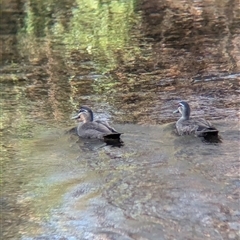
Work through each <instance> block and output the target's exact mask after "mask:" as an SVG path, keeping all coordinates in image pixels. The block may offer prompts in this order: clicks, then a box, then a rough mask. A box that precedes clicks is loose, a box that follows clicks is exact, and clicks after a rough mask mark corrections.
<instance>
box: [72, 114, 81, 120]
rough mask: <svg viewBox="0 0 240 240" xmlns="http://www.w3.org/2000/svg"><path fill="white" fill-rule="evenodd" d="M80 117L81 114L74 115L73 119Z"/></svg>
mask: <svg viewBox="0 0 240 240" xmlns="http://www.w3.org/2000/svg"><path fill="white" fill-rule="evenodd" d="M78 118H79V114H78V115H76V116H74V117H72V118H71V119H72V120H73V119H78Z"/></svg>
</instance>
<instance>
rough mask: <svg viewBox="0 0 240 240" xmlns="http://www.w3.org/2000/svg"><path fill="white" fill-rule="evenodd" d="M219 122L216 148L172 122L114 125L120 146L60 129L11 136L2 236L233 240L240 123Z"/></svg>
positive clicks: (236, 229) (237, 200) (236, 232)
mask: <svg viewBox="0 0 240 240" xmlns="http://www.w3.org/2000/svg"><path fill="white" fill-rule="evenodd" d="M216 126H217V127H218V128H219V129H221V135H222V137H223V139H224V140H223V142H222V143H221V144H216V145H214V144H206V143H204V142H202V141H201V140H200V139H198V138H194V137H189V136H186V137H178V136H176V135H175V134H174V132H173V124H167V125H161V126H141V125H132V124H126V125H117V126H115V127H116V128H117V129H119V130H121V131H123V132H124V135H123V137H122V140H123V141H124V143H125V145H124V146H123V147H121V148H113V147H110V146H104V145H103V144H99V143H96V142H95V143H92V142H88V141H87V143H86V142H83V141H82V140H80V141H79V140H78V138H77V137H75V136H69V135H65V134H64V130H63V129H57V128H50V129H45V131H43V130H44V128H43V129H41V132H42V133H41V134H40V133H39V132H35V131H34V132H32V137H31V138H28V137H27V138H26V139H25V140H20V141H17V140H16V141H15V142H13V143H12V145H13V146H12V147H13V148H15V147H16V145H18V144H19V147H18V151H12V149H11V148H8V149H7V150H6V153H8V154H15V157H14V159H15V161H14V162H12V161H11V162H10V161H9V163H8V165H7V166H6V165H4V166H3V170H4V175H3V181H4V182H5V184H6V182H7V185H5V187H3V192H2V194H3V204H4V203H6V206H5V207H4V208H3V213H5V214H7V215H5V218H6V219H5V220H6V221H5V222H4V225H3V226H4V229H6V230H7V231H6V232H3V238H4V239H10V238H11V237H12V238H13V239H17V238H21V239H102V238H104V239H141V238H144V239H188V238H189V239H203V238H205V239H227V238H229V239H237V235H238V234H239V233H238V230H239V222H238V220H239V196H238V194H239V192H238V191H239V126H238V123H237V122H231V123H229V122H216ZM11 187H12V188H11ZM13 190H14V192H13ZM8 223H9V226H11V227H9V228H8V227H7V225H8ZM229 236H230V237H229ZM231 236H235V238H231Z"/></svg>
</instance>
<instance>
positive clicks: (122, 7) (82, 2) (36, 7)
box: [21, 0, 139, 72]
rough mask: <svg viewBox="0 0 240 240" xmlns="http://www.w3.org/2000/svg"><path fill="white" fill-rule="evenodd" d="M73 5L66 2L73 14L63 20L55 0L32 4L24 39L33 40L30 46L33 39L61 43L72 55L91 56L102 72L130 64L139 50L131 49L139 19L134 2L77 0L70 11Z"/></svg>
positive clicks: (26, 19)
mask: <svg viewBox="0 0 240 240" xmlns="http://www.w3.org/2000/svg"><path fill="white" fill-rule="evenodd" d="M72 4H73V3H71V4H70V3H68V4H67V0H66V5H67V6H68V8H69V10H71V12H70V11H65V14H66V15H67V16H61V11H60V9H61V6H59V3H58V2H56V1H55V0H51V1H46V0H44V1H37V0H32V1H29V2H28V4H26V18H25V26H24V28H23V31H22V33H23V34H22V35H21V37H22V38H26V37H27V39H29V38H31V40H30V43H31V42H34V41H33V37H45V36H48V37H50V36H51V37H52V38H53V39H54V40H55V41H56V40H57V39H58V43H64V44H65V46H66V49H68V51H69V52H70V53H71V52H75V51H80V52H81V53H83V54H84V55H86V54H87V55H89V56H92V58H93V59H96V60H97V61H96V62H98V63H99V65H98V66H101V70H102V72H103V71H105V70H110V69H113V68H114V67H116V66H117V65H118V64H121V63H123V62H125V61H131V60H132V59H133V56H134V55H135V54H136V53H138V52H139V50H138V48H133V47H131V48H130V46H131V45H133V43H132V42H131V39H130V30H131V29H132V26H133V24H134V22H135V19H136V14H135V13H134V4H135V0H131V1H110V0H109V1H104V2H102V1H99V0H77V1H76V2H75V7H74V8H72V9H70V6H71V5H72ZM62 7H63V6H62ZM53 16H54V17H53ZM63 18H64V19H65V20H62V19H63ZM66 19H69V22H68V23H66ZM66 29H67V30H66ZM25 34H27V35H25ZM24 42H25V43H26V39H25V40H24ZM70 55H71V54H70ZM65 56H69V55H68V54H67V55H65ZM66 61H68V60H67V59H66ZM103 66H104V67H103Z"/></svg>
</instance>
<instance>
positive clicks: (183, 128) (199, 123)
mask: <svg viewBox="0 0 240 240" xmlns="http://www.w3.org/2000/svg"><path fill="white" fill-rule="evenodd" d="M176 128H177V131H178V133H179V135H184V134H187V135H189V134H194V135H196V136H198V137H204V136H205V135H206V133H209V132H218V131H217V129H216V128H215V127H213V126H212V124H211V123H210V122H208V121H206V120H205V119H201V118H200V119H188V120H184V119H179V120H178V122H177V124H176Z"/></svg>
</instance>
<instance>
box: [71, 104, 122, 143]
mask: <svg viewBox="0 0 240 240" xmlns="http://www.w3.org/2000/svg"><path fill="white" fill-rule="evenodd" d="M72 119H75V120H76V119H77V120H78V121H79V122H80V123H79V125H78V126H77V128H76V134H77V135H78V136H79V137H80V138H92V139H94V138H95V139H101V140H104V141H105V142H107V143H109V142H111V141H121V140H120V136H121V134H122V133H119V132H117V131H116V130H115V129H114V128H113V127H111V126H110V125H109V124H108V122H105V121H100V120H94V118H93V111H92V110H91V109H90V108H89V107H87V106H82V107H81V108H80V110H79V111H78V113H77V115H76V116H74V117H72Z"/></svg>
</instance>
